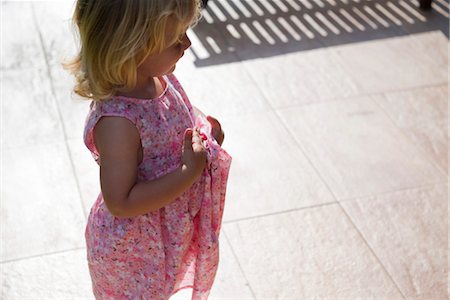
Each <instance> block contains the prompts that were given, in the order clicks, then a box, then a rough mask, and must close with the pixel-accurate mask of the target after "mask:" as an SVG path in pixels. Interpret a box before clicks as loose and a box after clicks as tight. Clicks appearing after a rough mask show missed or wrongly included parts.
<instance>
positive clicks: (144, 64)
mask: <svg viewBox="0 0 450 300" xmlns="http://www.w3.org/2000/svg"><path fill="white" fill-rule="evenodd" d="M199 7H200V0H114V1H113V0H78V2H77V3H76V8H75V12H74V17H73V18H74V23H75V24H76V26H77V29H78V31H79V38H80V42H81V48H80V52H79V55H78V56H77V57H76V58H75V59H74V60H73V61H72V62H71V63H69V64H66V67H67V68H69V69H70V70H71V72H72V73H73V74H74V75H75V77H76V86H75V88H74V91H75V92H76V93H77V94H79V95H81V96H83V97H86V98H89V99H91V100H92V102H91V105H90V110H89V113H88V116H87V119H86V123H85V130H84V142H85V144H86V146H87V147H88V149H89V150H90V151H91V153H92V155H93V157H94V158H95V160H96V162H97V163H98V165H99V166H100V185H101V193H100V194H99V196H98V198H97V200H96V202H95V203H94V205H93V206H92V208H91V210H90V214H89V218H88V222H87V226H86V232H85V237H86V246H87V260H88V265H89V272H90V275H91V279H92V285H93V292H94V295H95V297H96V299H115V300H120V299H133V300H134V299H145V300H159V299H161V300H166V299H169V297H170V296H171V295H173V294H174V293H176V292H177V291H178V290H180V289H183V288H187V287H190V288H193V293H192V299H202V300H203V299H207V298H208V295H209V292H210V289H211V287H212V284H213V281H214V278H215V275H216V272H217V267H218V262H219V241H218V238H219V232H220V227H221V222H222V215H223V208H224V201H225V190H226V183H227V179H228V172H229V167H230V163H231V157H230V156H229V155H228V154H227V153H226V152H225V151H224V150H223V149H222V148H221V147H220V146H221V144H222V142H223V139H224V133H223V131H222V129H221V125H220V123H219V122H218V121H217V120H216V119H214V118H212V117H210V116H208V117H206V118H205V117H204V115H203V114H202V113H201V112H200V111H198V110H196V109H195V108H193V107H192V105H191V104H190V102H189V100H188V98H187V96H186V94H185V92H184V90H183V88H182V87H181V85H180V83H179V82H178V80H177V79H176V77H175V76H174V75H173V74H172V72H173V70H174V69H175V64H176V63H177V61H178V60H179V59H180V58H181V57H182V56H183V53H184V51H185V50H186V49H188V48H189V46H190V45H191V42H190V40H189V38H188V36H187V35H186V31H187V29H188V28H189V27H190V26H192V25H193V24H194V23H195V22H196V21H197V20H198V18H199V9H200V8H199Z"/></svg>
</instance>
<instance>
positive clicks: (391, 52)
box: [331, 33, 448, 93]
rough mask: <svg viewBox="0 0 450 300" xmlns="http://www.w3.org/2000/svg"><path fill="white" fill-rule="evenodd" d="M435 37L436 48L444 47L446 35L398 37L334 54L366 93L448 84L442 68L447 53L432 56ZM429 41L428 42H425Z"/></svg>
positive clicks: (444, 68)
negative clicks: (430, 49)
mask: <svg viewBox="0 0 450 300" xmlns="http://www.w3.org/2000/svg"><path fill="white" fill-rule="evenodd" d="M427 35H432V40H433V41H434V42H433V43H434V44H435V45H439V47H442V45H445V43H443V42H442V41H441V40H442V39H445V36H444V35H436V34H434V33H426V34H420V35H417V36H414V37H413V36H406V37H395V38H390V39H383V40H379V41H371V42H364V43H360V44H351V45H345V46H339V47H334V48H332V49H331V50H332V51H333V52H335V53H336V54H337V55H338V56H339V57H340V59H341V61H342V62H341V65H344V66H345V69H346V70H347V71H348V72H349V73H350V75H351V77H352V79H353V80H354V81H355V82H356V84H357V85H358V88H359V89H360V90H361V91H362V92H364V93H379V92H385V91H391V90H400V89H407V88H414V87H418V86H427V85H436V84H442V83H446V82H447V80H448V75H447V72H448V70H447V64H442V63H441V62H442V61H443V60H446V58H445V57H442V53H445V50H444V51H443V50H436V51H433V53H435V54H437V56H435V55H433V56H432V55H430V53H429V51H427V50H426V49H429V47H428V46H427V44H428V43H429V42H430V38H428V37H427ZM425 37H427V38H425Z"/></svg>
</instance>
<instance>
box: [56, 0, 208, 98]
mask: <svg viewBox="0 0 450 300" xmlns="http://www.w3.org/2000/svg"><path fill="white" fill-rule="evenodd" d="M171 15H174V16H176V18H177V19H178V21H179V22H178V23H177V26H176V27H177V28H176V32H175V33H176V34H175V35H174V40H173V41H167V40H165V32H166V24H167V19H168V17H169V16H171ZM199 18H200V0H78V1H77V3H76V6H75V10H74V14H73V18H72V20H73V23H74V27H75V29H76V31H77V33H78V39H79V42H80V51H79V53H78V55H77V56H76V57H75V58H74V59H72V60H71V61H67V62H63V67H64V68H65V69H67V70H69V71H70V72H71V73H72V74H73V75H74V76H75V79H76V83H75V87H74V89H73V91H74V92H75V93H76V94H78V95H80V96H82V97H85V98H88V99H92V100H105V99H108V98H110V97H111V96H113V95H114V94H115V93H116V92H118V91H123V90H128V89H132V88H133V87H134V86H135V85H136V78H137V75H136V69H137V67H138V66H139V65H140V63H142V62H143V61H144V60H145V58H146V57H148V56H149V55H152V54H157V53H160V52H161V51H162V50H163V49H164V48H165V47H166V46H167V45H170V44H172V43H173V42H175V41H176V39H177V38H178V37H179V36H180V35H181V34H182V31H183V30H184V29H185V28H186V26H187V25H188V26H192V25H194V24H195V23H196V22H197V21H198V20H199Z"/></svg>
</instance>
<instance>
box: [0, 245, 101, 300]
mask: <svg viewBox="0 0 450 300" xmlns="http://www.w3.org/2000/svg"><path fill="white" fill-rule="evenodd" d="M1 273H2V275H1V276H2V293H1V298H2V299H5V300H6V299H94V295H93V293H92V290H91V279H90V277H89V270H88V265H87V260H86V249H79V250H73V251H67V252H62V253H57V254H51V255H45V256H38V257H33V258H28V259H21V260H17V261H12V262H7V263H2V264H1Z"/></svg>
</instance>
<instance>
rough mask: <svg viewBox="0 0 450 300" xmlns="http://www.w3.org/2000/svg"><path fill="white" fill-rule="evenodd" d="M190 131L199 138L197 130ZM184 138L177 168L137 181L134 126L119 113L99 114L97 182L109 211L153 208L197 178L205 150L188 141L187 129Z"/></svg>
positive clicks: (131, 213) (139, 211)
mask: <svg viewBox="0 0 450 300" xmlns="http://www.w3.org/2000/svg"><path fill="white" fill-rule="evenodd" d="M193 135H194V139H198V140H201V139H200V137H198V133H197V132H193ZM185 138H186V140H185V144H186V145H185V148H184V150H183V149H180V151H183V152H184V153H183V164H182V166H181V167H180V168H178V169H176V170H175V171H173V172H171V173H169V174H166V175H164V176H162V177H160V178H158V179H155V180H151V181H146V182H137V167H138V164H139V162H138V154H139V149H140V145H141V141H140V136H139V133H138V131H137V129H136V127H135V126H134V125H133V124H132V123H131V122H130V121H129V120H127V119H125V118H122V117H102V118H101V119H100V120H99V121H98V123H97V125H96V126H95V128H94V140H95V144H96V147H97V149H98V151H99V153H100V162H101V163H100V185H101V190H102V194H103V198H104V201H105V204H106V206H107V208H108V209H109V211H110V212H111V214H113V215H114V216H116V217H123V218H126V217H128V218H129V217H134V216H137V215H141V214H145V213H148V212H152V211H156V210H158V209H159V208H161V207H163V206H165V205H167V204H168V203H170V202H172V201H173V200H175V198H177V197H178V196H180V195H181V194H182V193H183V192H184V191H186V190H187V189H188V188H189V187H190V186H191V185H192V184H193V183H194V182H195V181H196V180H197V178H198V177H199V176H200V174H201V172H202V170H203V168H204V166H205V163H206V153H205V150H204V148H203V146H201V142H200V143H194V145H192V134H189V133H187V134H186V135H185ZM186 141H187V142H186ZM193 148H194V149H193Z"/></svg>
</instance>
